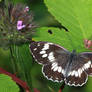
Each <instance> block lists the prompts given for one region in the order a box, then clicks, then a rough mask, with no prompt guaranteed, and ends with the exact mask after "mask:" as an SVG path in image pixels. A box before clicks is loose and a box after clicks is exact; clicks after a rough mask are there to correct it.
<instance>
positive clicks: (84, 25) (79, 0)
mask: <svg viewBox="0 0 92 92" xmlns="http://www.w3.org/2000/svg"><path fill="white" fill-rule="evenodd" d="M44 2H45V4H46V6H47V7H48V10H49V11H50V13H51V14H52V15H53V16H54V17H55V18H56V19H57V20H58V21H59V22H60V23H62V24H63V25H64V26H65V27H66V28H67V29H68V30H69V31H71V32H72V33H73V34H74V33H75V32H78V33H77V34H75V36H78V37H80V36H79V35H78V34H82V36H83V38H89V39H92V38H91V37H92V0H51V1H50V0H44ZM76 40H77V39H76Z"/></svg>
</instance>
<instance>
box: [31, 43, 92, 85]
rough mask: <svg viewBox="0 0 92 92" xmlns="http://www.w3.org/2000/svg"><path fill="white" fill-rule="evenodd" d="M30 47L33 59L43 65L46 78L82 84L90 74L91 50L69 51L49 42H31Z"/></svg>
mask: <svg viewBox="0 0 92 92" xmlns="http://www.w3.org/2000/svg"><path fill="white" fill-rule="evenodd" d="M30 49H31V52H32V55H33V57H34V59H35V60H36V61H37V62H38V63H39V64H42V65H43V67H42V72H43V74H44V76H45V77H46V78H47V79H48V80H52V81H54V82H62V81H64V82H65V84H67V85H70V86H82V85H84V84H85V83H86V82H87V80H88V75H92V52H83V53H79V54H78V53H76V52H75V50H73V51H72V52H69V51H68V50H66V49H65V48H63V47H61V46H59V45H56V44H54V43H50V42H33V43H31V45H30Z"/></svg>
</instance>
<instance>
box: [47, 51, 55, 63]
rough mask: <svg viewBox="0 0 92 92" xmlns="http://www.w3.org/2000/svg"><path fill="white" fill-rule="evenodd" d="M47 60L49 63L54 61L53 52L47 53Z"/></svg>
mask: <svg viewBox="0 0 92 92" xmlns="http://www.w3.org/2000/svg"><path fill="white" fill-rule="evenodd" d="M48 59H49V61H50V62H53V61H55V57H54V53H53V52H51V53H49V56H48Z"/></svg>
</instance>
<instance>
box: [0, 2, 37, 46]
mask: <svg viewBox="0 0 92 92" xmlns="http://www.w3.org/2000/svg"><path fill="white" fill-rule="evenodd" d="M36 27H37V26H35V25H34V22H33V16H32V13H30V11H29V7H28V6H24V5H22V4H16V5H15V6H14V5H13V4H9V5H8V6H5V7H3V8H2V7H0V47H1V46H2V47H4V46H5V47H7V46H10V45H11V44H17V45H19V44H23V43H28V42H30V41H31V39H32V35H33V33H34V29H35V28H36ZM2 42H3V43H2Z"/></svg>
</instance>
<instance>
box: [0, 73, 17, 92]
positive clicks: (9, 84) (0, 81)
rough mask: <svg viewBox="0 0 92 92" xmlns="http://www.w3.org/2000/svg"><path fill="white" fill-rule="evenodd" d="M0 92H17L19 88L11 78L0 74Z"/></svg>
mask: <svg viewBox="0 0 92 92" xmlns="http://www.w3.org/2000/svg"><path fill="white" fill-rule="evenodd" d="M0 92H19V87H18V85H17V84H16V83H15V82H14V81H13V80H12V79H11V77H9V76H7V75H4V74H0Z"/></svg>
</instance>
